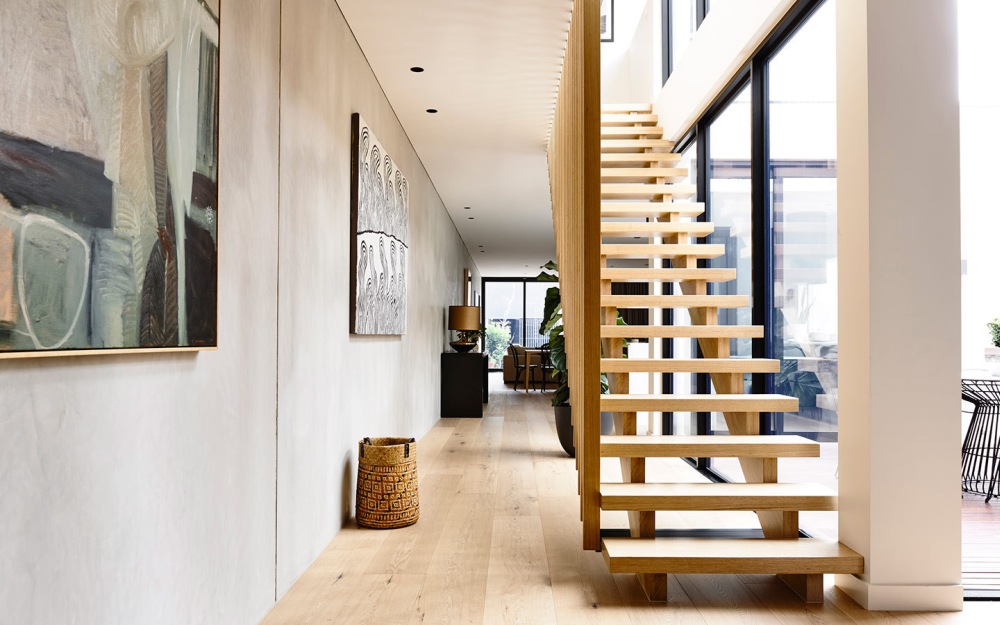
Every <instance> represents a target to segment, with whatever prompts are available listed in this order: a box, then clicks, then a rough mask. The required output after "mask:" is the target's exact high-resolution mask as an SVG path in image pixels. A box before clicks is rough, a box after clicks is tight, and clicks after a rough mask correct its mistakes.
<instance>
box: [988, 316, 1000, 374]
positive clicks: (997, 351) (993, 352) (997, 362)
mask: <svg viewBox="0 0 1000 625" xmlns="http://www.w3.org/2000/svg"><path fill="white" fill-rule="evenodd" d="M986 327H987V328H989V331H990V342H992V343H993V345H992V346H990V347H987V348H986V368H987V369H989V370H990V373H992V374H993V375H1000V317H997V318H995V319H993V321H990V322H989V323H987V324H986Z"/></svg>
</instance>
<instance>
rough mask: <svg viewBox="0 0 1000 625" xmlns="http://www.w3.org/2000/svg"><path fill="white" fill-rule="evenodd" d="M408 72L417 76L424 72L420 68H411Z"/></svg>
mask: <svg viewBox="0 0 1000 625" xmlns="http://www.w3.org/2000/svg"><path fill="white" fill-rule="evenodd" d="M410 71H411V72H413V73H414V74H419V73H420V72H422V71H424V68H422V67H411V68H410Z"/></svg>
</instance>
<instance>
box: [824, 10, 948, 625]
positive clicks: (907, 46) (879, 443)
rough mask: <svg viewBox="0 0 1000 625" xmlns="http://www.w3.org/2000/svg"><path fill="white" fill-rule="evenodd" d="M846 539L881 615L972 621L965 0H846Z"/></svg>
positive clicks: (842, 238)
mask: <svg viewBox="0 0 1000 625" xmlns="http://www.w3.org/2000/svg"><path fill="white" fill-rule="evenodd" d="M837 13H838V15H837V66H838V67H837V92H838V93H837V100H838V102H837V124H838V136H837V143H838V162H837V167H838V198H839V199H838V211H839V223H838V253H839V264H840V278H839V290H840V298H839V301H840V390H839V393H840V540H841V542H843V543H844V544H846V545H848V546H849V547H851V548H853V549H854V550H855V551H858V552H859V553H861V554H862V555H864V557H865V574H864V575H862V576H849V575H848V576H838V578H837V584H838V585H839V586H841V587H842V588H844V590H846V591H848V592H849V593H850V594H851V595H852V596H853V597H854V598H855V599H856V600H857V601H858V602H859V603H861V605H863V606H864V607H866V608H868V609H871V610H961V609H962V588H961V492H960V472H961V466H960V464H961V462H960V450H961V423H960V405H961V404H960V397H959V378H960V366H961V365H960V346H961V332H960V325H961V323H960V319H961V316H960V312H961V311H960V231H959V216H960V215H959V125H958V115H959V111H958V75H957V72H958V32H957V7H956V0H838V6H837Z"/></svg>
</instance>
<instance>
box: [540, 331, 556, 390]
mask: <svg viewBox="0 0 1000 625" xmlns="http://www.w3.org/2000/svg"><path fill="white" fill-rule="evenodd" d="M539 349H541V352H542V355H541V357H540V358H539V363H538V369H539V372H540V373H541V376H542V392H543V393H544V392H545V391H546V389H547V388H548V383H549V380H550V379H551V378H552V374H553V373H554V372H555V370H556V368H555V366H554V365H553V364H552V350H550V349H549V344H548V343H544V344H543V345H542V346H541V347H540V348H539ZM535 388H536V389H537V388H538V387H537V386H536V387H535Z"/></svg>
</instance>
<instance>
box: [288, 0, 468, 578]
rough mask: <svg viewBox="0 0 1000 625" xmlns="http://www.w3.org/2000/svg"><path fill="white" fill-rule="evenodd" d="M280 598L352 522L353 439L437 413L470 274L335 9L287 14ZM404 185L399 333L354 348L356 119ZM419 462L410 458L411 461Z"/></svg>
mask: <svg viewBox="0 0 1000 625" xmlns="http://www.w3.org/2000/svg"><path fill="white" fill-rule="evenodd" d="M282 29H283V37H282V85H281V172H282V174H281V275H280V293H281V296H280V311H279V318H280V331H279V338H280V350H279V351H280V354H279V363H280V367H279V378H278V385H279V398H280V400H279V412H278V414H279V416H278V459H279V465H278V591H279V594H280V593H283V592H284V591H285V590H286V589H287V588H288V587H289V586H291V584H292V582H294V581H295V579H296V578H297V577H298V576H299V575H300V574H301V573H302V571H303V570H304V569H305V568H306V567H307V566H308V565H309V563H311V562H312V561H313V559H314V558H315V557H316V556H317V555H318V554H319V552H320V550H321V549H322V548H323V547H324V546H325V545H326V544H327V543H328V542H329V541H330V539H331V538H332V537H333V535H334V534H335V533H336V532H337V531H338V530H339V529H340V527H341V526H342V524H343V523H344V521H345V520H346V518H347V517H348V516H350V515H351V514H353V496H354V492H353V490H354V478H355V471H356V458H355V456H356V454H357V441H358V440H359V439H360V438H362V437H364V436H389V435H392V436H413V437H416V438H419V437H420V436H422V435H423V434H424V433H425V432H427V430H429V429H430V427H431V426H432V425H433V424H434V423H435V422H436V421H437V419H438V417H439V414H440V365H439V358H440V356H439V355H440V353H441V351H442V349H443V348H444V347H445V346H446V343H447V340H446V334H447V332H446V329H445V328H446V317H447V306H448V304H461V303H462V284H461V283H462V275H463V274H462V270H463V268H464V267H469V268H470V269H472V270H473V272H474V276H473V283H474V284H475V285H477V286H476V290H478V284H479V274H478V271H477V270H476V267H475V265H474V264H473V263H472V260H471V258H470V257H469V254H468V252H467V250H466V248H465V245H464V243H463V242H462V240H461V238H460V237H459V235H458V231H457V230H456V229H455V226H454V224H453V223H452V221H451V218H450V217H449V215H448V213H447V211H446V210H445V207H444V205H443V203H442V202H441V199H440V198H439V197H438V194H437V192H436V190H435V189H434V186H433V184H432V183H431V181H430V179H429V177H428V176H427V173H426V172H425V171H424V168H423V165H422V164H421V162H420V160H419V158H418V155H417V154H416V152H415V151H414V149H413V147H412V146H411V145H410V142H409V140H408V139H407V137H406V134H405V133H404V131H403V129H402V127H401V126H400V124H399V121H398V120H397V118H396V114H395V113H394V112H393V109H392V107H391V106H390V104H389V102H388V101H387V100H386V98H385V95H384V94H383V93H382V90H381V88H380V87H379V84H378V82H377V81H376V79H375V76H374V74H373V73H372V70H371V68H370V67H369V66H368V63H367V62H366V60H365V57H364V55H363V54H362V52H361V49H360V48H359V47H358V45H357V43H356V42H355V40H354V37H353V36H352V34H351V31H350V28H349V27H348V25H347V22H346V21H345V20H344V17H343V15H342V14H341V12H340V9H339V7H338V6H337V5H336V3H335V2H333V0H316V1H314V2H285V3H284V4H283V10H282ZM355 112H360V113H361V116H362V117H363V118H364V119H365V121H366V122H368V124H369V126H370V127H371V128H372V131H373V132H374V133H375V134H376V136H377V137H378V139H379V141H380V142H381V143H382V145H383V146H384V148H385V149H386V150H387V151H388V153H389V154H390V155H391V156H392V158H393V160H394V161H395V162H396V164H397V165H398V166H399V168H400V169H401V170H402V172H403V173H404V175H406V177H407V180H408V182H409V185H410V241H409V245H410V260H409V268H410V275H409V278H408V280H409V282H408V284H407V292H408V294H409V302H408V320H407V332H406V334H405V335H404V336H402V337H359V336H351V335H350V334H349V333H348V330H349V315H350V301H349V296H348V294H349V290H350V288H349V287H350V283H349V280H350V241H351V239H350V171H351V147H350V140H351V114H352V113H355ZM418 462H419V459H418Z"/></svg>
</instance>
